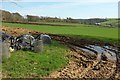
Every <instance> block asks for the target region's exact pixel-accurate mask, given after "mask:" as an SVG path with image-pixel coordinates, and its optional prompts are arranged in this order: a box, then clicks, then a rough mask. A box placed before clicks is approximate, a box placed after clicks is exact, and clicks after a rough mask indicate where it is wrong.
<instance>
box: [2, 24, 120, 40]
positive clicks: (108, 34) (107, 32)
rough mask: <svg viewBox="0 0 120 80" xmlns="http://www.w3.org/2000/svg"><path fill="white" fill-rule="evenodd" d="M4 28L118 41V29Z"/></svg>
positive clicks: (31, 26) (26, 26) (79, 27)
mask: <svg viewBox="0 0 120 80" xmlns="http://www.w3.org/2000/svg"><path fill="white" fill-rule="evenodd" d="M3 26H11V27H20V28H28V29H32V30H37V31H40V32H47V33H52V34H65V35H82V36H91V37H103V38H110V39H118V28H104V27H101V28H100V27H96V26H89V27H88V26H86V25H79V26H78V25H77V27H74V26H69V27H68V26H47V25H44V26H43V25H30V24H16V23H14V24H13V23H3Z"/></svg>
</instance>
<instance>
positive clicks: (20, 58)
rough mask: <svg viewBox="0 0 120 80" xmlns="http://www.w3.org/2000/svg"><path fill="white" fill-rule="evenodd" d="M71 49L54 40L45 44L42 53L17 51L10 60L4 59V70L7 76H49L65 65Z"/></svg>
mask: <svg viewBox="0 0 120 80" xmlns="http://www.w3.org/2000/svg"><path fill="white" fill-rule="evenodd" d="M68 51H69V49H68V48H66V47H65V46H63V45H61V44H59V43H58V42H55V41H54V42H53V43H52V44H50V45H46V46H44V51H43V52H42V53H34V52H30V51H22V50H21V51H16V52H14V53H12V55H11V57H10V58H9V59H8V60H5V59H4V60H3V62H2V63H3V64H2V71H3V75H4V74H5V76H6V77H7V78H10V77H12V78H17V77H18V78H20V77H21V78H30V77H34V78H35V77H41V76H47V75H48V74H49V73H50V72H52V71H54V70H57V69H60V68H62V67H64V66H65V65H66V64H67V62H68V58H67V57H66V55H67V53H68ZM3 78H4V76H3Z"/></svg>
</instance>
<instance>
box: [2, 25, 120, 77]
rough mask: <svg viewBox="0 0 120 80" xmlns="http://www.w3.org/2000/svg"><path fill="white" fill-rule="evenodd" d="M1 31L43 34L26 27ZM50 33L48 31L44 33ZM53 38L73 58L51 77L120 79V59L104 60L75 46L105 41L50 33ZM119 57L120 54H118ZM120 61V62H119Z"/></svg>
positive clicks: (19, 33) (99, 43)
mask: <svg viewBox="0 0 120 80" xmlns="http://www.w3.org/2000/svg"><path fill="white" fill-rule="evenodd" d="M0 28H1V29H0V30H1V31H4V32H6V33H9V34H11V35H13V36H18V35H21V34H26V33H27V34H29V33H30V34H34V35H36V34H37V35H38V34H41V33H40V32H37V31H32V30H28V29H24V28H14V29H11V28H10V27H5V26H2V27H0ZM43 34H48V33H43ZM49 35H50V36H51V37H52V39H54V40H57V41H60V42H61V43H63V44H65V45H67V46H68V47H69V48H70V49H71V52H70V53H69V54H68V56H67V57H68V58H71V60H70V62H69V63H68V65H66V66H65V67H64V68H63V69H61V70H59V71H55V72H52V73H51V74H50V75H49V76H46V77H49V78H106V79H107V78H110V79H112V78H119V79H120V59H119V60H117V63H116V61H110V60H107V61H104V60H99V59H97V56H96V55H92V54H89V53H87V52H84V51H82V50H80V49H77V48H76V47H74V46H78V47H81V46H83V45H89V44H98V45H100V46H102V45H105V44H106V43H104V42H96V41H93V40H92V41H90V40H85V39H76V38H71V37H65V36H61V35H55V34H54V35H53V34H49ZM107 44H108V45H112V46H114V47H118V46H116V45H113V44H109V43H107ZM117 57H118V58H119V56H117ZM118 62H119V63H118Z"/></svg>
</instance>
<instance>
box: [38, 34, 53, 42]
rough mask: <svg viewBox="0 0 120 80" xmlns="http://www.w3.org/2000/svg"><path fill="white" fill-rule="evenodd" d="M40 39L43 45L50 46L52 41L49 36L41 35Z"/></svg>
mask: <svg viewBox="0 0 120 80" xmlns="http://www.w3.org/2000/svg"><path fill="white" fill-rule="evenodd" d="M40 39H41V40H42V41H43V44H51V42H52V40H51V37H50V36H49V35H43V34H41V36H40Z"/></svg>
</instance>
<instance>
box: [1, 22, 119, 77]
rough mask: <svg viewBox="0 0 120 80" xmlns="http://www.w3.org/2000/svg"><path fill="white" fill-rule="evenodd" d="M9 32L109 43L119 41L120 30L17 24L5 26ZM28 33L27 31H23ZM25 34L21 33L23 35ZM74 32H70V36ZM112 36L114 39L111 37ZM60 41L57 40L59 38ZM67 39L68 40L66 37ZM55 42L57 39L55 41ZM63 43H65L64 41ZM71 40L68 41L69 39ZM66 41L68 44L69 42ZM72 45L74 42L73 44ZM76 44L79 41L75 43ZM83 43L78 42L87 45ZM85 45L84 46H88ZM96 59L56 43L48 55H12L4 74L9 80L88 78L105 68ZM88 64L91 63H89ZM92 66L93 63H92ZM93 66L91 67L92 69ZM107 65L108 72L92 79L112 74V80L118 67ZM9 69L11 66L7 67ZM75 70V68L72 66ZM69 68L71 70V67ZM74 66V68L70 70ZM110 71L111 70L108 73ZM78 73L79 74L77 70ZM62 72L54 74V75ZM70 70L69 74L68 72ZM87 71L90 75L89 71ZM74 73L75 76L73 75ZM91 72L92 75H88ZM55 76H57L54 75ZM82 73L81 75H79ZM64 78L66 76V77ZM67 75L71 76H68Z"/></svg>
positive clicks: (51, 45) (47, 51)
mask: <svg viewBox="0 0 120 80" xmlns="http://www.w3.org/2000/svg"><path fill="white" fill-rule="evenodd" d="M3 26H8V27H5V28H6V30H7V32H9V31H10V32H14V31H16V33H24V32H26V33H28V32H29V30H31V31H34V30H35V31H39V32H46V33H51V34H58V35H59V34H61V35H66V36H72V37H75V36H76V37H82V38H83V37H84V41H83V42H84V43H86V44H87V43H88V42H85V39H87V38H91V37H92V38H98V39H100V38H102V39H103V40H105V39H112V40H117V38H118V36H117V35H118V34H117V33H118V29H117V28H103V27H102V28H100V27H97V26H92V25H84V24H80V25H78V24H77V26H75V25H73V24H72V26H48V25H30V24H15V23H14V24H13V23H3ZM88 26H89V27H88ZM25 28H26V30H28V32H27V31H24V32H23V30H22V29H25ZM20 31H21V32H20ZM69 31H70V32H69ZM111 35H112V36H111ZM56 38H57V37H56ZM66 38H67V37H66ZM54 39H55V38H54ZM61 40H63V41H64V40H65V39H64V38H61ZM66 40H67V39H66ZM66 40H65V41H66ZM70 41H71V40H70ZM72 42H73V43H75V42H76V41H74V40H72ZM83 42H76V44H77V43H78V44H79V43H83ZM84 43H83V44H84ZM95 59H96V58H95V56H93V57H92V56H91V55H89V54H87V53H86V52H81V50H79V51H78V52H74V51H72V50H71V48H70V49H69V48H68V47H66V46H65V45H62V44H60V43H59V42H56V41H53V43H52V44H50V45H46V46H44V51H43V52H42V53H40V54H36V53H34V52H31V51H22V50H20V51H15V52H13V53H11V57H10V58H9V59H8V60H3V62H2V63H3V65H2V68H3V69H2V71H3V77H6V78H9V77H11V78H17V77H18V78H20V77H21V78H23V77H24V78H26V77H32V78H33V77H48V76H51V77H52V78H54V77H62V78H63V77H67V76H69V77H73V75H74V74H76V75H74V77H75V78H76V77H78V76H79V77H83V76H84V77H86V75H89V73H92V72H93V73H96V72H95V71H94V70H93V69H94V65H98V66H99V65H104V64H103V63H99V61H97V60H95ZM87 62H88V63H87ZM89 62H90V63H89ZM89 64H90V65H89ZM106 64H107V65H104V69H103V70H102V68H101V67H100V68H101V69H100V70H98V71H99V73H102V74H99V73H97V74H93V75H89V76H90V77H95V76H98V75H99V76H100V77H101V76H106V73H104V72H107V74H108V73H109V76H112V74H113V73H111V72H112V70H113V71H114V69H113V68H112V67H111V65H112V66H114V65H115V63H113V62H110V64H109V63H108V62H107V61H106ZM6 65H9V67H8V66H6ZM71 65H72V66H73V67H72V66H71ZM67 66H68V67H67ZM70 66H71V67H70ZM107 68H110V70H107ZM75 69H76V70H75ZM56 70H57V71H58V72H57V73H54V71H56ZM66 70H67V71H66ZM86 70H87V71H86ZM73 72H74V73H73ZM87 72H88V73H87ZM51 73H53V74H51ZM79 73H81V74H79ZM62 75H63V76H62ZM66 75H67V76H66Z"/></svg>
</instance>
